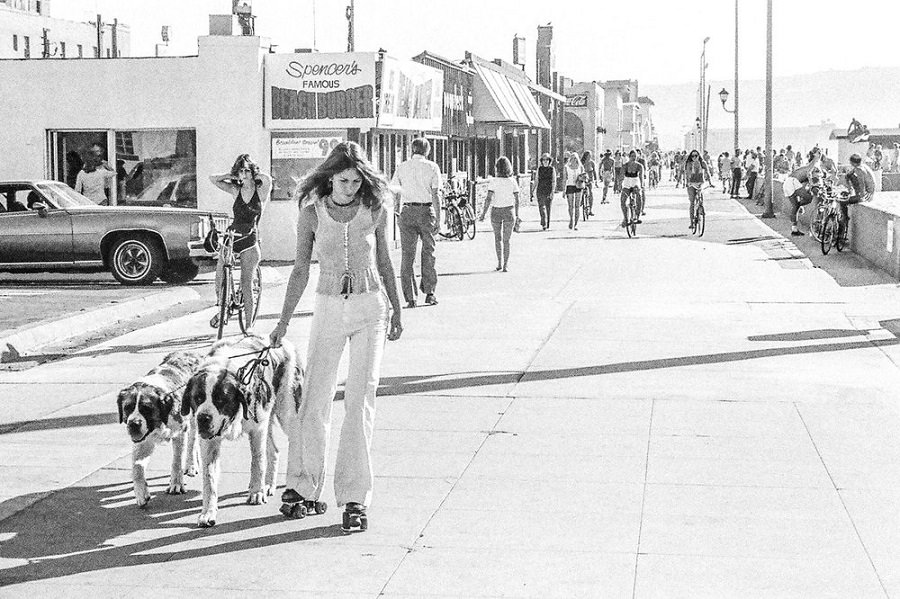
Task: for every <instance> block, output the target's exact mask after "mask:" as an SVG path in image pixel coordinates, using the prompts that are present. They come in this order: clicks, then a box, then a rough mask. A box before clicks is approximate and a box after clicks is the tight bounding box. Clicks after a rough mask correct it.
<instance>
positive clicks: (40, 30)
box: [0, 0, 131, 59]
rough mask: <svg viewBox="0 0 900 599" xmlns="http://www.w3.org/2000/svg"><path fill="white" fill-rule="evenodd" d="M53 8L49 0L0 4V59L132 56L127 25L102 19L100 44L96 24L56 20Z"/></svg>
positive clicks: (3, 0)
mask: <svg viewBox="0 0 900 599" xmlns="http://www.w3.org/2000/svg"><path fill="white" fill-rule="evenodd" d="M50 8H51V1H50V0H0V59H3V58H97V57H98V55H99V56H100V57H102V58H114V57H115V58H118V57H123V56H130V55H131V32H130V29H129V28H128V26H127V25H125V24H123V23H118V22H117V21H116V20H115V19H114V18H112V17H103V19H102V22H101V27H100V30H101V36H100V39H99V40H98V36H97V26H96V24H95V23H87V22H85V23H79V22H77V21H69V20H65V19H55V18H53V17H52V16H51V11H50ZM98 41H99V43H100V44H101V46H100V51H99V52H98V45H97V44H98Z"/></svg>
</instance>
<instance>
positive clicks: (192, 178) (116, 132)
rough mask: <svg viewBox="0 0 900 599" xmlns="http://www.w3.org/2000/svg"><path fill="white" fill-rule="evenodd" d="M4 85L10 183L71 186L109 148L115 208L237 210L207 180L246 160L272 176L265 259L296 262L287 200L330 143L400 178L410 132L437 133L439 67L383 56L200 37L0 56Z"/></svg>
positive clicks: (3, 147) (2, 175) (0, 106)
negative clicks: (109, 55) (127, 51)
mask: <svg viewBox="0 0 900 599" xmlns="http://www.w3.org/2000/svg"><path fill="white" fill-rule="evenodd" d="M229 18H230V17H229ZM0 80H2V81H5V82H11V83H12V84H11V85H7V86H4V92H5V96H4V99H5V101H4V102H3V103H0V123H3V125H4V126H3V127H0V153H2V155H3V156H4V157H5V158H4V160H2V161H0V179H56V180H59V181H64V182H66V183H69V184H70V185H74V179H75V176H76V175H77V173H78V171H79V170H80V168H81V166H82V163H83V160H86V159H90V156H91V154H92V150H95V149H96V148H97V147H98V146H99V148H100V150H101V151H102V153H103V154H104V155H105V156H104V157H105V158H107V159H108V160H109V162H110V164H116V165H117V166H118V167H119V168H120V169H122V170H123V171H124V176H121V177H120V181H123V182H124V184H123V185H122V186H121V187H119V188H118V189H113V190H111V191H110V196H111V197H110V200H111V201H112V202H115V203H124V204H126V205H140V204H151V205H152V204H162V203H167V204H170V205H175V206H181V205H183V206H197V207H199V208H201V209H204V210H216V211H221V212H225V213H230V211H231V203H232V200H231V197H230V196H229V195H228V194H225V193H223V192H222V191H220V190H218V189H217V188H216V187H215V186H213V184H212V183H211V182H210V181H209V175H211V174H215V173H222V172H226V171H228V170H229V169H230V168H231V166H232V164H233V163H234V160H235V158H236V157H237V156H238V155H239V154H243V153H249V154H250V155H251V157H252V158H253V159H254V160H255V161H256V162H257V163H258V164H259V166H260V168H261V169H262V170H263V171H265V172H269V173H271V174H272V177H273V179H274V189H273V194H272V200H273V201H272V202H271V203H270V205H269V207H268V208H267V210H266V211H265V213H264V214H263V217H262V220H261V222H260V237H261V244H262V247H263V252H264V257H265V258H266V259H268V260H291V259H293V257H294V253H295V246H296V243H295V240H296V238H295V229H296V216H297V213H298V210H297V206H296V203H295V202H293V201H291V195H292V193H293V190H294V188H295V187H296V183H297V181H298V180H299V178H300V177H301V176H303V174H305V173H306V172H307V171H308V170H310V169H311V168H313V167H314V166H315V165H317V164H319V163H320V162H321V161H322V160H323V159H324V157H325V156H326V155H327V154H328V153H329V152H330V150H331V148H333V147H334V145H336V144H337V143H339V142H341V141H348V140H350V141H357V142H359V143H360V144H361V145H362V146H363V148H364V149H365V150H366V151H367V152H368V153H369V155H370V156H371V158H372V160H373V162H375V164H376V165H377V166H378V167H379V168H381V169H382V170H383V171H385V172H386V173H388V175H390V174H391V173H392V172H393V168H394V166H395V165H396V163H397V162H399V161H401V160H404V159H405V158H406V157H407V155H408V148H409V143H410V141H411V139H412V137H414V136H418V135H422V134H423V133H426V132H436V133H440V130H441V118H442V100H443V73H442V72H441V71H439V70H437V69H433V68H430V67H427V66H424V65H421V64H419V63H415V62H413V61H410V60H399V59H395V58H392V57H389V56H385V55H381V54H378V53H375V52H369V53H365V52H362V53H338V54H320V53H291V54H274V53H270V44H269V42H268V40H266V39H264V38H260V37H256V36H243V35H210V36H204V37H201V38H199V39H198V54H197V55H196V56H184V57H146V58H121V59H116V60H62V59H53V58H50V59H44V60H0ZM49 88H52V89H53V90H56V91H55V92H54V93H47V90H48V89H49Z"/></svg>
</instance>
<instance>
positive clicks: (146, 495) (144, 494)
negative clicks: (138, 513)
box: [134, 487, 152, 507]
mask: <svg viewBox="0 0 900 599" xmlns="http://www.w3.org/2000/svg"><path fill="white" fill-rule="evenodd" d="M150 497H152V495H150V490H149V489H147V488H146V487H144V488H142V489H135V490H134V501H135V503H137V506H138V507H147V504H148V503H150Z"/></svg>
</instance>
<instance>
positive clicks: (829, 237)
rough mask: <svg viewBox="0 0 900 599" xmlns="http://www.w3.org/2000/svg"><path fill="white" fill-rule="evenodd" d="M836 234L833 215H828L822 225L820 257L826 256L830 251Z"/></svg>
mask: <svg viewBox="0 0 900 599" xmlns="http://www.w3.org/2000/svg"><path fill="white" fill-rule="evenodd" d="M836 234H837V223H836V222H835V219H834V215H833V214H829V215H828V216H826V217H825V221H824V222H823V223H822V240H821V243H822V255H823V256H824V255H827V254H828V252H830V251H831V246H832V244H833V243H834V236H835V235H836Z"/></svg>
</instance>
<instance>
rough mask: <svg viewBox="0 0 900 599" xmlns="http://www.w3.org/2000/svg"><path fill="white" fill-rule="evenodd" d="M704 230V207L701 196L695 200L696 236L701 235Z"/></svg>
mask: <svg viewBox="0 0 900 599" xmlns="http://www.w3.org/2000/svg"><path fill="white" fill-rule="evenodd" d="M705 232H706V208H704V207H703V198H700V201H699V202H697V236H698V237H703V233H705Z"/></svg>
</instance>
